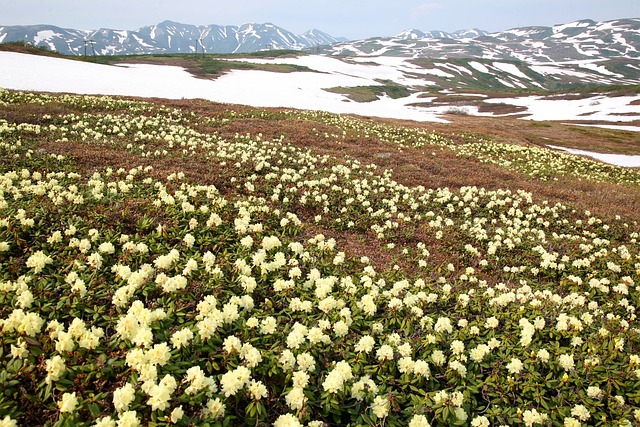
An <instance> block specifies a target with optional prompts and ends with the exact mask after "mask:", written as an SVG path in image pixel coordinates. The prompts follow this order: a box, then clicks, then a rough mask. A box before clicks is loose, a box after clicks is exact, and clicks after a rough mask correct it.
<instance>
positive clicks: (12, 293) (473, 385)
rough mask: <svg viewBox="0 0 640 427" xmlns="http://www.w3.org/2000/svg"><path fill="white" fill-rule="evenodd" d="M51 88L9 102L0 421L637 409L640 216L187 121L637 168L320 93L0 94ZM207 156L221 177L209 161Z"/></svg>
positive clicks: (480, 416) (587, 420) (562, 417)
mask: <svg viewBox="0 0 640 427" xmlns="http://www.w3.org/2000/svg"><path fill="white" fill-rule="evenodd" d="M53 103H55V104H56V105H59V104H65V105H66V106H67V107H68V109H69V110H73V111H76V112H74V113H63V114H59V115H46V116H44V117H42V122H40V123H39V124H29V123H8V122H1V123H0V156H2V160H3V162H2V169H1V170H0V420H3V422H5V423H9V422H10V420H17V421H18V423H19V424H20V425H59V426H64V425H77V426H89V425H94V424H95V423H96V422H99V421H100V420H102V422H104V423H105V425H106V424H107V421H109V420H104V419H103V417H109V419H110V420H111V421H116V420H117V421H118V422H119V423H120V424H121V425H127V423H129V424H130V425H132V424H135V423H140V424H142V425H156V426H160V425H174V424H175V425H203V426H204V425H212V426H214V425H215V426H221V425H222V426H230V425H247V426H248V425H270V424H274V423H275V422H279V423H282V424H285V422H288V423H289V424H288V425H301V424H305V425H315V426H318V425H324V424H329V425H331V424H335V425H388V426H406V425H409V423H410V422H411V423H413V424H412V425H427V423H430V424H431V425H473V426H478V425H526V426H533V425H566V424H570V425H571V423H573V425H578V424H576V423H577V422H582V423H583V424H588V425H591V424H594V425H598V424H600V425H632V424H631V423H633V422H636V421H637V419H638V418H640V411H638V410H637V408H638V407H639V406H640V398H639V394H638V393H639V390H640V389H639V387H640V381H639V380H638V378H640V339H639V337H638V331H637V328H635V327H634V325H635V322H636V321H637V319H636V313H635V312H636V308H637V306H638V304H640V300H639V297H638V289H637V286H638V284H639V283H640V253H639V252H638V245H637V243H638V239H640V227H639V226H638V224H637V222H635V223H629V222H623V221H622V220H620V219H610V220H605V219H602V218H598V217H596V216H594V215H592V214H591V213H590V212H575V211H572V209H571V208H570V207H568V206H565V205H562V204H559V203H558V204H554V205H551V204H549V203H546V202H544V201H538V200H536V198H535V197H534V195H532V194H530V193H527V192H526V191H522V190H508V189H498V190H487V189H482V188H476V187H465V188H461V189H460V190H456V191H453V190H450V189H448V188H438V189H431V190H427V189H426V188H424V187H420V186H417V187H407V186H403V185H401V184H399V183H397V182H396V181H394V180H393V178H392V175H393V174H392V171H390V170H382V169H380V168H378V167H377V166H375V165H371V164H363V163H361V162H358V161H355V160H352V159H344V158H334V157H331V156H328V155H320V154H317V153H314V152H313V151H312V150H307V149H300V148H297V147H295V146H294V145H291V144H288V143H287V142H285V141H284V140H283V138H280V139H273V140H271V139H265V138H263V137H262V136H261V135H252V134H236V135H235V136H233V137H231V138H228V139H226V138H223V137H222V136H221V135H220V134H217V133H216V132H209V131H208V132H202V131H200V130H198V129H202V127H203V125H207V124H212V125H215V126H214V129H217V128H219V127H223V126H227V125H228V124H229V123H230V122H232V121H233V120H236V119H239V118H246V117H264V119H265V120H279V119H282V118H287V119H290V118H295V119H296V120H310V121H315V122H319V123H323V124H331V125H333V126H335V127H337V128H339V129H341V130H342V131H343V132H344V133H343V134H342V135H340V134H335V135H326V138H328V139H337V140H339V139H340V138H346V137H347V136H351V135H354V134H362V135H369V136H376V137H377V138H379V139H384V140H386V141H390V142H394V143H395V144H397V146H398V148H399V149H402V148H404V147H409V146H412V147H424V148H431V149H434V148H442V149H447V150H459V151H457V152H458V153H459V155H461V156H467V155H479V156H481V157H482V156H485V157H483V158H482V159H481V161H489V160H486V159H488V158H489V157H491V156H495V158H496V159H498V160H495V161H496V162H502V163H503V164H504V167H508V168H514V169H517V170H521V171H525V172H527V171H531V173H532V175H534V176H537V177H539V178H541V179H546V176H553V175H552V172H551V170H550V168H549V169H545V167H546V168H548V166H545V165H547V164H551V165H552V167H554V168H558V170H561V171H560V172H556V173H573V174H583V175H582V176H584V177H585V179H595V180H605V181H610V180H613V179H620V180H621V182H623V183H625V185H627V184H628V185H637V175H633V174H629V175H627V174H626V173H625V172H623V169H621V168H610V169H606V168H605V169H598V168H597V167H595V166H594V165H593V163H595V162H591V163H588V164H587V163H584V164H583V163H572V161H571V160H569V159H568V158H565V157H564V155H560V154H559V153H555V152H553V151H551V150H546V151H537V150H532V149H528V150H527V149H525V148H520V147H517V148H512V149H507V148H506V147H504V146H502V145H497V144H492V143H490V142H487V141H478V140H472V139H469V140H468V141H467V142H466V143H462V144H454V143H452V142H451V141H449V140H447V139H446V138H444V137H442V136H441V135H438V134H434V133H429V132H425V131H423V130H420V129H410V128H399V127H391V126H386V125H379V124H375V123H373V122H369V121H364V120H357V119H354V118H349V117H343V116H337V115H331V114H327V113H319V112H278V113H268V112H262V111H260V110H252V111H247V112H246V113H243V114H240V113H233V112H228V113H226V114H225V115H224V116H222V117H215V118H209V119H207V118H204V117H200V116H198V115H195V114H189V113H186V112H184V111H181V110H177V109H170V108H167V107H162V106H156V105H153V104H150V103H143V102H135V101H128V100H123V99H118V98H111V97H75V96H69V95H66V96H59V97H58V96H52V95H36V94H29V93H20V92H10V91H0V104H2V105H4V106H7V105H22V104H25V105H26V104H37V105H45V106H46V105H48V104H53ZM67 143H75V144H83V145H84V146H85V147H86V148H87V149H95V148H97V149H106V148H108V149H109V150H112V151H116V152H118V153H120V155H121V156H122V159H121V162H122V167H118V166H116V167H104V168H102V167H100V168H95V167H92V168H83V165H82V164H81V163H80V160H79V159H75V158H73V154H72V153H71V152H67V153H65V152H57V151H56V150H57V148H56V147H65V146H66V144H67ZM56 144H59V145H56ZM523 159H526V162H525V161H524V160H523ZM526 163H528V164H529V166H527V165H526ZM197 164H203V165H206V167H207V171H209V172H208V173H209V174H210V175H209V176H204V175H202V174H200V173H199V171H197V172H194V171H193V170H192V169H191V168H192V167H195V165H197ZM167 165H169V167H170V168H171V169H170V170H172V171H171V172H168V171H167V169H168V168H169V167H167ZM180 165H185V166H184V170H182V169H181V168H182V166H180ZM164 168H167V169H164ZM533 171H542V172H536V173H533ZM543 172H544V173H543ZM215 173H217V174H219V176H220V184H219V185H217V186H214V185H211V184H207V183H206V182H208V181H206V180H209V179H213V175H214V174H215ZM318 228H320V229H324V230H327V233H332V234H336V235H337V236H340V235H341V234H340V233H341V232H346V233H350V234H352V235H366V233H373V234H374V235H375V240H376V242H378V243H379V244H380V246H381V247H382V248H383V249H381V250H388V251H394V250H397V251H398V255H397V256H398V258H397V259H398V266H397V268H396V267H393V268H390V269H389V270H383V269H380V268H377V267H376V266H375V265H374V264H372V262H371V261H370V260H369V259H368V258H366V257H361V256H360V254H358V253H350V252H349V250H350V248H345V247H341V246H340V245H339V244H338V243H337V242H336V240H334V239H333V238H329V237H328V236H325V235H323V234H317V233H314V232H311V231H310V229H318ZM303 236H304V237H303ZM430 248H431V249H433V250H437V251H438V252H440V253H441V254H442V255H441V258H439V259H436V260H434V259H432V256H431V254H430V251H429V249H430ZM390 253H391V252H390ZM400 265H402V267H400Z"/></svg>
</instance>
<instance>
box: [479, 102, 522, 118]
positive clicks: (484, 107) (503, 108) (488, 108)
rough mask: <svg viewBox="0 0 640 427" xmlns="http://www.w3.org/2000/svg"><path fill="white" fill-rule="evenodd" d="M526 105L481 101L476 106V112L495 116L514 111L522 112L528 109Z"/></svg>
mask: <svg viewBox="0 0 640 427" xmlns="http://www.w3.org/2000/svg"><path fill="white" fill-rule="evenodd" d="M528 110H529V109H528V108H527V107H524V106H522V105H511V104H503V103H499V104H493V103H487V102H483V103H481V104H480V105H479V106H478V112H480V113H491V114H493V115H496V116H500V115H504V114H514V113H522V112H525V111H528Z"/></svg>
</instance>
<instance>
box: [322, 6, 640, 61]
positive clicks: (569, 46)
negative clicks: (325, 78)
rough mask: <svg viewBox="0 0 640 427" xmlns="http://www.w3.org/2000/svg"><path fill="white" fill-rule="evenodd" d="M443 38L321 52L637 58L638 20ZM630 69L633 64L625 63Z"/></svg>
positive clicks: (415, 36) (373, 42) (415, 35)
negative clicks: (629, 65)
mask: <svg viewBox="0 0 640 427" xmlns="http://www.w3.org/2000/svg"><path fill="white" fill-rule="evenodd" d="M469 31H473V32H469V33H468V34H464V33H463V32H457V33H452V34H449V33H445V32H440V31H435V32H434V31H431V32H427V33H424V32H422V31H420V30H407V31H404V32H402V33H400V34H398V35H397V36H395V37H386V38H380V37H378V38H371V39H367V40H358V41H353V42H343V43H335V44H333V45H331V46H328V47H326V48H323V53H326V54H332V55H346V56H379V55H384V56H404V57H414V58H440V59H445V58H447V59H451V58H482V59H500V60H517V61H526V62H562V61H580V60H594V59H605V58H606V59H611V58H625V59H630V58H640V19H638V18H630V19H616V20H612V21H604V22H596V21H593V20H590V19H584V20H579V21H575V22H571V23H568V24H562V25H554V26H552V27H543V26H533V27H521V28H514V29H510V30H506V31H500V32H495V33H486V32H483V31H482V30H469ZM631 66H632V67H633V64H631Z"/></svg>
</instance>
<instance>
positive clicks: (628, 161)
mask: <svg viewBox="0 0 640 427" xmlns="http://www.w3.org/2000/svg"><path fill="white" fill-rule="evenodd" d="M547 147H549V148H554V149H556V150H562V151H566V152H567V153H570V154H576V155H581V156H587V157H592V158H594V159H597V160H600V161H601V162H604V163H609V164H610V165H615V166H623V167H630V168H637V167H640V156H637V155H629V154H607V153H595V152H593V151H585V150H577V149H575V148H566V147H558V146H555V145H547Z"/></svg>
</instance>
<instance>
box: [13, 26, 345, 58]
mask: <svg viewBox="0 0 640 427" xmlns="http://www.w3.org/2000/svg"><path fill="white" fill-rule="evenodd" d="M12 41H22V42H26V43H30V44H32V45H34V46H39V47H44V48H47V49H49V50H54V51H56V52H58V53H62V54H66V55H86V54H89V55H91V54H94V53H95V54H97V55H130V54H145V53H198V52H206V53H247V52H256V51H259V50H270V49H293V50H303V49H308V48H312V47H315V46H319V45H330V44H333V43H337V42H341V41H347V39H345V38H336V37H333V36H331V35H329V34H327V33H325V32H322V31H320V30H309V31H307V32H305V33H303V34H300V35H296V34H294V33H292V32H290V31H287V30H285V29H283V28H280V27H278V26H276V25H273V24H270V23H265V24H244V25H241V26H234V25H214V24H213V25H205V26H196V25H189V24H181V23H178V22H172V21H164V22H161V23H159V24H157V25H149V26H146V27H142V28H140V29H138V30H135V31H130V30H113V29H107V28H101V29H99V30H75V29H68V28H60V27H56V26H53V25H14V26H0V43H4V42H12Z"/></svg>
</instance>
